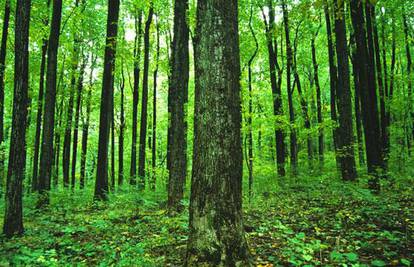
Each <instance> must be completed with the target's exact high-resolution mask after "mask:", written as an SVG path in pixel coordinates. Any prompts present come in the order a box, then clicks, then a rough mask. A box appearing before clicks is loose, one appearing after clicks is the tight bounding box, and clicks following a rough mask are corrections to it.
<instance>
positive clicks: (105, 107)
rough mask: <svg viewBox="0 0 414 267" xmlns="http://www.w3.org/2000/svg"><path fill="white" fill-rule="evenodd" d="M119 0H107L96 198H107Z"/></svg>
mask: <svg viewBox="0 0 414 267" xmlns="http://www.w3.org/2000/svg"><path fill="white" fill-rule="evenodd" d="M118 17H119V0H108V20H107V25H106V46H105V59H104V73H103V81H102V94H101V110H100V117H99V145H98V166H97V171H96V183H95V196H94V198H95V199H96V200H107V199H108V195H107V194H108V145H109V130H110V127H111V108H112V101H113V100H112V98H113V92H112V91H113V90H112V89H113V87H112V85H113V81H112V80H113V75H112V73H113V72H114V70H115V56H116V38H117V35H118Z"/></svg>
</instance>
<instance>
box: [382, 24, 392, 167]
mask: <svg viewBox="0 0 414 267" xmlns="http://www.w3.org/2000/svg"><path fill="white" fill-rule="evenodd" d="M385 25H386V23H385V19H383V21H382V28H381V44H382V65H383V69H384V95H383V99H382V100H381V101H382V102H381V105H383V106H384V107H382V106H381V112H384V116H381V136H382V146H383V150H384V151H383V153H384V160H385V161H386V162H387V161H388V158H389V153H390V133H389V125H388V119H387V117H388V112H389V111H388V109H389V108H388V106H389V104H388V93H389V92H388V71H387V68H388V66H387V50H386V39H385ZM383 109H384V111H383Z"/></svg>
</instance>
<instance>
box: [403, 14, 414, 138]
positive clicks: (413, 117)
mask: <svg viewBox="0 0 414 267" xmlns="http://www.w3.org/2000/svg"><path fill="white" fill-rule="evenodd" d="M403 22H404V36H405V54H406V57H407V89H408V109H409V113H410V123H409V125H410V127H411V136H410V137H411V138H414V124H413V123H414V110H413V104H412V101H413V85H412V84H413V82H412V77H411V69H412V60H411V51H410V46H411V41H410V38H411V37H410V35H409V30H408V22H407V16H406V14H403Z"/></svg>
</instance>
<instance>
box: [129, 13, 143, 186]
mask: <svg viewBox="0 0 414 267" xmlns="http://www.w3.org/2000/svg"><path fill="white" fill-rule="evenodd" d="M141 20H142V12H141V11H139V15H138V17H135V42H134V91H133V104H132V105H133V106H132V143H131V166H130V171H129V175H130V180H129V183H130V184H131V185H136V183H137V180H136V176H137V132H138V101H139V74H140V72H141V69H140V68H139V64H140V58H141V36H142V26H141Z"/></svg>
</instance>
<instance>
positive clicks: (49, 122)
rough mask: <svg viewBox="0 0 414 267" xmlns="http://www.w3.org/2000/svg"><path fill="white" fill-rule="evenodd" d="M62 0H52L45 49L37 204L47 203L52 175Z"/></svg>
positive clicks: (40, 205)
mask: <svg viewBox="0 0 414 267" xmlns="http://www.w3.org/2000/svg"><path fill="white" fill-rule="evenodd" d="M61 18H62V0H53V11H52V22H51V27H50V34H49V44H48V50H47V70H46V96H45V109H44V112H43V113H44V115H43V123H42V124H43V132H42V147H41V150H40V169H39V192H40V194H41V198H40V199H39V202H38V206H39V207H42V206H44V205H47V204H49V190H50V180H51V177H52V157H53V138H54V129H55V104H56V72H57V55H58V48H59V36H60V24H61Z"/></svg>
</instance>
